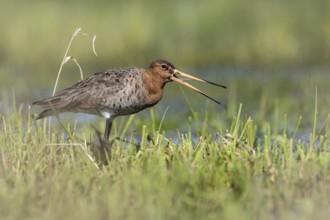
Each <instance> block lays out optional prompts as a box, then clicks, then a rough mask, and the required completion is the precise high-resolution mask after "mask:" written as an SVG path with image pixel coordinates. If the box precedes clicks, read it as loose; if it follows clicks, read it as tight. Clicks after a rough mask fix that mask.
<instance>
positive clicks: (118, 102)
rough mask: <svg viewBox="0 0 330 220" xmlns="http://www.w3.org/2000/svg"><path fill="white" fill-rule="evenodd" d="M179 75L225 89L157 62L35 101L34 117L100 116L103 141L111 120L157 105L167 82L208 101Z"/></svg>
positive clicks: (101, 74) (116, 71)
mask: <svg viewBox="0 0 330 220" xmlns="http://www.w3.org/2000/svg"><path fill="white" fill-rule="evenodd" d="M178 75H181V76H183V77H187V78H191V79H194V80H198V81H202V82H207V83H211V84H214V85H217V86H221V87H224V86H222V85H219V84H215V83H212V82H209V81H207V80H203V79H199V78H196V77H193V76H190V75H188V74H185V73H183V72H180V71H178V70H176V69H175V67H174V66H173V64H171V63H170V62H168V61H165V60H156V61H154V62H152V63H151V65H150V66H149V68H148V69H147V70H145V69H143V68H137V67H131V68H120V69H109V70H106V71H103V72H99V73H96V74H94V75H93V76H91V77H88V78H86V79H84V80H82V81H80V82H78V83H76V84H75V85H73V86H71V87H70V88H67V89H65V90H63V91H61V92H59V93H57V94H55V95H54V96H51V97H49V98H46V99H43V100H41V101H36V102H34V103H32V104H33V105H37V106H40V107H41V108H43V109H44V111H43V112H41V113H40V114H39V115H37V116H36V120H37V119H41V118H45V117H48V116H52V115H54V114H56V113H62V112H81V113H87V114H93V115H99V116H103V117H105V118H106V119H107V124H106V130H105V134H104V138H105V140H108V138H109V135H110V130H111V125H112V121H113V119H114V118H116V117H118V116H121V115H130V114H134V113H136V112H139V111H141V110H143V109H145V108H148V107H151V106H153V105H155V104H157V103H158V102H159V101H160V100H161V98H162V96H163V89H164V86H165V84H166V83H168V82H171V81H176V82H178V83H181V84H183V85H185V86H187V87H189V88H191V89H193V90H195V91H197V92H199V93H201V94H202V95H204V96H206V97H208V98H210V97H209V96H207V95H205V94H204V93H203V92H201V91H200V90H198V89H196V88H195V87H193V86H191V85H190V84H188V83H186V82H184V81H182V80H180V79H179V78H177V76H178ZM224 88H225V87H224ZM210 99H212V98H210ZM212 100H213V101H215V102H217V103H219V102H218V101H216V100H214V99H212ZM53 110H56V111H55V112H54V111H53Z"/></svg>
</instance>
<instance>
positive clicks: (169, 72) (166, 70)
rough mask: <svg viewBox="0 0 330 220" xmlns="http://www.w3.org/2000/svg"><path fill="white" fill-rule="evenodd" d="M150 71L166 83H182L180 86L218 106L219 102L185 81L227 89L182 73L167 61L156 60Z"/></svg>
mask: <svg viewBox="0 0 330 220" xmlns="http://www.w3.org/2000/svg"><path fill="white" fill-rule="evenodd" d="M149 71H150V72H151V73H152V74H156V75H158V76H160V77H161V78H162V80H163V82H164V83H167V82H172V81H175V82H177V83H180V84H182V85H184V86H186V87H188V88H190V89H192V90H194V91H196V92H198V93H200V94H202V95H203V96H205V97H207V98H209V99H211V100H212V101H214V102H216V103H218V104H220V102H219V101H217V100H215V99H213V98H211V97H210V96H208V95H206V94H205V93H204V92H202V91H201V90H199V89H197V88H195V87H194V86H192V85H190V84H189V83H187V82H185V81H184V80H185V79H192V80H196V81H200V82H204V83H209V84H212V85H215V86H219V87H222V88H227V87H226V86H223V85H220V84H217V83H213V82H210V81H208V80H205V79H201V78H197V77H195V76H192V75H189V74H187V73H184V72H181V71H179V70H177V69H175V67H174V65H173V64H172V63H170V62H168V61H166V60H155V61H153V62H152V63H151V64H150V66H149ZM180 76H181V77H184V78H179V77H180Z"/></svg>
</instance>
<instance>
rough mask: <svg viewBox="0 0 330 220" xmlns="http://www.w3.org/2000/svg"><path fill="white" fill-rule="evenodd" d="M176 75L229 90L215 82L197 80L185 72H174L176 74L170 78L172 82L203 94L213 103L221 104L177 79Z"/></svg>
mask: <svg viewBox="0 0 330 220" xmlns="http://www.w3.org/2000/svg"><path fill="white" fill-rule="evenodd" d="M176 75H179V76H182V77H185V78H188V79H193V80H196V81H200V82H205V83H209V84H212V85H215V86H219V87H222V88H227V87H226V86H223V85H220V84H217V83H214V82H210V81H208V80H205V79H200V78H197V77H195V76H191V75H189V74H187V73H183V72H181V71H179V70H176V69H175V70H174V74H173V75H172V76H171V77H170V79H171V80H173V81H175V82H177V83H180V84H182V85H184V86H186V87H188V88H190V89H192V90H194V91H196V92H198V93H199V94H201V95H203V96H205V97H207V98H209V99H211V100H212V101H214V102H216V103H218V104H220V102H219V101H218V100H216V99H214V98H211V97H210V96H208V95H206V94H205V93H204V92H202V91H201V90H199V89H197V88H196V87H194V86H192V85H190V84H189V83H187V82H185V81H183V80H181V79H179V78H177V77H176Z"/></svg>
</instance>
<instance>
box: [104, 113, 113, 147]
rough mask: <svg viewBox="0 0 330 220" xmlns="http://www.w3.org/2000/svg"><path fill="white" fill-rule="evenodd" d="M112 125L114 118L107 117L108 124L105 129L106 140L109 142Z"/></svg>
mask: <svg viewBox="0 0 330 220" xmlns="http://www.w3.org/2000/svg"><path fill="white" fill-rule="evenodd" d="M111 126H112V119H110V118H107V121H106V125H105V131H104V141H105V142H106V143H107V142H108V140H109V136H110V131H111Z"/></svg>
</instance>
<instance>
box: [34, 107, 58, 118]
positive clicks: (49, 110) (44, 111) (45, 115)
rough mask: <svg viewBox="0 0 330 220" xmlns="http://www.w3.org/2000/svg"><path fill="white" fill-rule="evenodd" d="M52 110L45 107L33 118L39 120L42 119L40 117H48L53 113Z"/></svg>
mask: <svg viewBox="0 0 330 220" xmlns="http://www.w3.org/2000/svg"><path fill="white" fill-rule="evenodd" d="M54 114H55V113H54V111H53V110H52V109H45V110H43V111H42V112H41V113H40V114H38V115H37V116H35V118H34V119H35V120H39V119H42V118H46V117H49V116H52V115H54Z"/></svg>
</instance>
